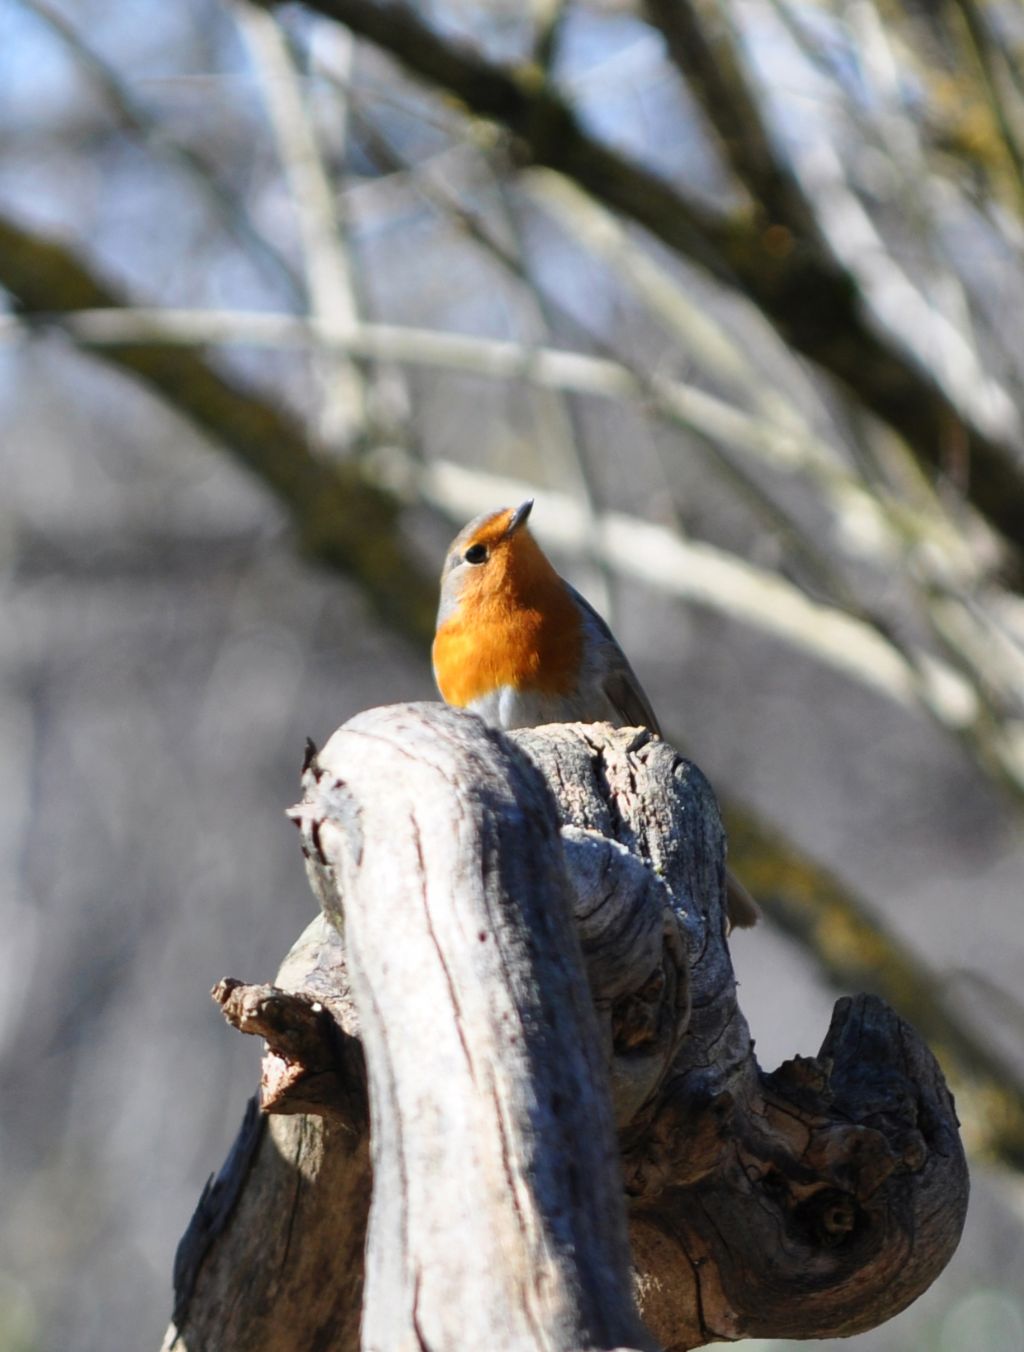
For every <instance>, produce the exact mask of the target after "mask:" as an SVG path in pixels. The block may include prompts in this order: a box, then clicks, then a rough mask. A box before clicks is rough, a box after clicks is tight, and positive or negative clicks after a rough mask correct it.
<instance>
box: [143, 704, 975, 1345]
mask: <svg viewBox="0 0 1024 1352" xmlns="http://www.w3.org/2000/svg"><path fill="white" fill-rule="evenodd" d="M517 743H518V746H517V745H516V744H517ZM304 788H305V792H304V797H303V801H302V804H301V805H300V806H299V807H298V808H297V809H295V810H294V813H293V815H294V817H295V819H296V821H297V824H298V825H299V827H300V829H301V833H302V840H303V849H304V852H305V854H306V858H307V867H308V871H309V874H310V879H311V882H312V884H313V887H314V891H315V892H316V894H317V896H318V898H319V899H320V901H321V905H322V906H323V908H324V912H325V918H324V919H322V920H321V921H319V922H317V923H316V924H315V925H314V926H311V927H310V929H309V931H307V934H306V935H305V936H303V939H302V940H301V941H300V944H299V945H297V947H296V949H295V950H294V951H293V953H292V954H291V955H290V956H289V959H288V961H287V962H286V964H285V967H284V968H283V969H282V972H281V973H280V974H279V976H278V980H277V989H269V988H265V987H252V988H245V987H239V986H238V985H237V983H228V985H226V986H222V987H221V988H220V995H219V998H221V999H222V1002H223V1003H225V1005H226V1006H227V1007H228V1012H229V1016H230V1017H231V1018H232V1020H233V1021H234V1022H236V1023H239V1024H240V1025H241V1026H243V1027H245V1026H247V1025H249V1026H250V1027H251V1029H252V1031H259V1032H260V1033H262V1034H263V1035H264V1036H267V1037H268V1038H269V1044H270V1045H269V1051H268V1061H269V1066H270V1070H269V1074H265V1083H266V1082H268V1081H269V1082H270V1083H271V1090H270V1092H269V1094H268V1092H267V1091H266V1089H265V1093H264V1101H265V1103H266V1105H267V1107H268V1108H269V1109H270V1111H271V1112H272V1113H273V1114H274V1115H273V1116H272V1117H271V1121H270V1129H269V1131H268V1132H267V1133H266V1134H265V1137H264V1139H263V1141H262V1142H260V1143H259V1144H258V1146H257V1148H256V1150H255V1154H254V1158H253V1159H252V1161H251V1163H249V1165H248V1175H247V1179H246V1182H245V1185H244V1187H243V1188H242V1189H241V1190H240V1194H239V1201H238V1205H237V1207H236V1210H235V1212H234V1213H233V1215H231V1216H230V1217H228V1218H227V1220H226V1221H225V1220H224V1219H223V1218H220V1225H219V1231H218V1233H216V1234H215V1235H213V1236H212V1237H211V1235H210V1233H209V1230H210V1227H209V1226H207V1227H205V1228H202V1229H201V1230H200V1232H199V1233H200V1234H201V1237H202V1239H203V1242H204V1244H205V1248H204V1249H203V1253H202V1256H201V1258H200V1260H199V1261H198V1262H195V1261H192V1262H189V1261H188V1236H186V1240H185V1241H184V1242H183V1255H182V1259H181V1263H180V1265H179V1266H180V1270H181V1271H182V1272H185V1273H187V1274H188V1275H189V1279H190V1281H191V1288H190V1290H189V1291H187V1292H179V1299H178V1302H177V1316H176V1327H175V1328H172V1330H171V1331H170V1332H169V1335H168V1340H167V1343H166V1346H167V1347H168V1348H172V1347H173V1348H178V1349H183V1348H187V1349H189V1350H190V1352H200V1349H212V1348H213V1347H216V1348H218V1350H219V1352H231V1350H232V1349H234V1348H239V1349H240V1348H242V1347H244V1348H246V1350H247V1352H276V1349H284V1348H286V1347H287V1348H292V1347H295V1346H320V1347H331V1348H350V1347H351V1348H355V1347H356V1346H357V1345H358V1343H357V1333H356V1329H357V1326H358V1321H359V1312H358V1304H359V1301H360V1299H361V1300H362V1304H363V1314H362V1344H361V1345H362V1347H363V1348H365V1349H385V1348H386V1349H388V1350H389V1352H391V1350H392V1349H394V1350H396V1352H400V1349H403V1348H406V1347H409V1348H419V1347H422V1346H424V1345H429V1346H430V1347H431V1348H434V1349H444V1348H451V1349H456V1348H463V1347H466V1346H474V1347H476V1346H481V1347H488V1348H492V1349H496V1350H500V1349H513V1348H515V1349H520V1348H523V1349H525V1348H534V1347H536V1348H539V1347H545V1348H565V1349H582V1348H587V1349H598V1348H604V1349H612V1348H626V1347H629V1348H649V1347H651V1346H652V1343H651V1340H650V1336H649V1335H648V1334H647V1333H645V1331H644V1330H643V1328H642V1327H641V1326H640V1324H639V1322H638V1320H637V1317H636V1314H635V1312H634V1306H633V1299H634V1293H635V1296H636V1299H637V1300H638V1303H639V1306H640V1311H641V1313H642V1315H643V1318H644V1319H645V1321H646V1323H647V1325H648V1327H649V1328H650V1330H651V1333H652V1334H653V1336H654V1338H656V1339H657V1342H658V1344H659V1345H660V1346H663V1347H666V1348H673V1349H685V1348H690V1347H696V1346H699V1345H701V1344H703V1343H705V1342H707V1341H710V1340H712V1339H713V1338H716V1337H726V1338H739V1337H746V1336H761V1337H773V1336H774V1337H786V1336H790V1337H792V1336H800V1337H827V1336H834V1335H842V1334H849V1333H853V1332H856V1331H858V1330H861V1329H864V1328H868V1327H871V1326H873V1325H875V1324H878V1323H880V1322H881V1321H882V1320H884V1319H886V1318H889V1317H890V1316H891V1315H893V1314H895V1313H896V1312H897V1311H898V1310H900V1309H902V1308H904V1307H905V1306H906V1305H907V1304H908V1303H909V1302H910V1301H911V1300H913V1299H914V1298H915V1296H917V1295H918V1294H920V1292H921V1291H923V1290H924V1289H925V1288H926V1287H927V1286H928V1285H929V1284H930V1283H931V1282H932V1281H933V1280H934V1278H935V1276H936V1275H937V1274H938V1272H939V1271H941V1269H942V1267H943V1266H944V1265H945V1263H946V1261H947V1260H948V1258H949V1256H950V1255H951V1254H952V1252H953V1250H954V1249H955V1247H956V1243H957V1241H958V1238H959V1234H960V1229H961V1226H962V1223H963V1218H964V1212H965V1208H966V1198H967V1174H966V1166H965V1163H964V1158H963V1152H962V1150H961V1147H960V1141H959V1136H958V1133H957V1128H956V1118H955V1114H954V1112H953V1106H952V1100H951V1098H950V1096H949V1094H948V1091H947V1090H946V1088H945V1085H944V1083H943V1081H942V1076H941V1073H940V1072H939V1070H938V1067H937V1065H936V1063H935V1061H934V1059H933V1058H932V1056H931V1054H930V1053H929V1051H928V1050H927V1048H926V1047H925V1046H924V1044H923V1043H922V1042H921V1040H920V1039H919V1038H918V1037H917V1035H916V1034H915V1033H914V1032H913V1030H912V1029H911V1028H910V1027H909V1026H908V1025H907V1024H905V1023H904V1022H903V1021H902V1020H901V1019H900V1018H899V1017H898V1016H897V1015H896V1014H894V1013H893V1012H892V1011H891V1010H890V1009H888V1008H887V1007H886V1006H885V1005H884V1004H883V1003H882V1002H881V1001H879V1000H877V999H875V998H873V997H860V998H858V999H856V1000H849V999H846V1000H842V1001H840V1002H839V1004H838V1005H837V1007H836V1011H835V1013H834V1015H833V1020H832V1026H831V1028H830V1029H829V1032H828V1035H827V1036H826V1039H825V1042H824V1044H823V1046H822V1049H821V1052H820V1053H819V1055H818V1057H816V1058H813V1059H804V1058H798V1059H796V1060H795V1061H792V1062H788V1063H786V1064H785V1065H784V1066H782V1067H780V1068H779V1069H778V1070H777V1071H775V1072H774V1073H773V1074H771V1075H768V1074H765V1073H764V1072H763V1071H762V1070H761V1069H760V1068H759V1067H758V1065H757V1063H756V1061H755V1059H754V1056H753V1049H752V1044H751V1040H750V1036H749V1032H748V1030H747V1026H746V1023H745V1021H744V1019H743V1016H742V1014H741V1013H740V1011H739V1009H738V1006H737V1004H736V998H735V986H734V981H733V977H732V968H731V964H730V961H729V953H728V947H727V945H726V942H725V933H724V923H723V914H722V887H723V879H724V838H723V833H722V828H721V823H720V819H719V816H718V811H717V807H716V804H715V801H714V797H713V795H712V793H711V790H710V788H709V787H708V785H707V783H706V781H705V780H704V779H703V777H702V776H701V775H700V772H699V771H698V770H696V768H695V767H694V766H692V765H690V764H689V763H687V762H686V761H684V760H682V759H681V758H680V757H679V755H678V754H677V753H676V752H675V751H673V749H672V748H671V747H670V746H668V745H667V744H666V743H664V742H662V741H659V740H657V739H653V738H651V737H650V736H649V735H648V734H647V733H646V732H640V731H632V732H630V731H629V730H626V731H619V732H613V731H611V730H610V729H606V728H603V727H578V726H569V727H564V728H563V727H558V728H547V729H543V730H534V731H530V732H524V733H521V734H517V736H516V738H515V739H514V740H513V739H511V738H506V737H504V736H502V735H501V734H499V733H496V732H494V731H491V730H488V729H486V728H484V726H483V725H482V724H481V723H480V722H479V721H478V720H477V719H475V718H473V717H472V716H469V715H466V714H463V713H460V712H458V711H454V710H451V709H446V708H443V707H441V706H437V705H408V706H398V707H395V708H391V709H378V710H374V711H371V712H369V713H367V714H362V715H360V716H359V717H358V718H356V719H353V720H352V721H351V722H350V723H348V724H346V725H345V727H343V728H342V729H341V730H340V731H339V732H338V733H336V734H335V736H334V737H333V738H332V739H331V741H330V742H329V743H328V745H327V747H326V748H325V749H324V751H323V753H322V754H321V755H320V756H319V757H316V758H314V759H312V760H311V761H310V764H309V765H308V766H307V769H306V773H305V777H304ZM340 926H343V930H344V940H343V941H342V940H341V938H340V937H339V927H340ZM342 949H343V950H344V951H342ZM595 1015H596V1017H595ZM328 1020H329V1021H331V1022H333V1023H334V1025H335V1029H334V1031H333V1032H328V1031H326V1029H327V1023H328ZM356 1037H358V1039H359V1042H360V1043H361V1044H362V1048H363V1050H364V1052H365V1056H366V1068H367V1073H368V1077H369V1099H370V1109H371V1121H372V1132H371V1133H370V1135H371V1137H372V1145H371V1154H372V1173H373V1206H372V1209H371V1210H370V1214H369V1228H368V1232H367V1236H366V1263H365V1284H364V1282H363V1278H362V1274H361V1273H360V1271H359V1261H358V1257H357V1256H356V1248H355V1244H356V1238H357V1236H361V1235H362V1229H363V1226H364V1225H365V1224H366V1207H367V1202H368V1185H369V1165H368V1158H369V1157H368V1156H367V1154H366V1141H367V1134H368V1133H367V1130H366V1125H365V1123H366V1118H365V1113H364V1111H363V1106H362V1105H363V1092H364V1081H363V1078H362V1074H363V1072H362V1061H361V1060H360V1058H359V1057H358V1056H356V1055H353V1054H352V1047H353V1043H354V1039H355V1038H356ZM332 1038H333V1039H335V1042H334V1044H333V1045H334V1046H335V1047H336V1049H337V1051H336V1060H335V1070H334V1075H335V1077H336V1080H337V1083H336V1085H335V1086H334V1088H330V1087H329V1086H328V1084H327V1082H328V1081H329V1080H330V1078H331V1069H330V1065H329V1061H330V1053H329V1049H330V1047H331V1045H332V1042H331V1039H332ZM325 1049H327V1054H326V1056H325ZM306 1057H308V1058H309V1062H310V1064H309V1065H308V1066H307V1065H306V1064H305V1061H304V1058H306ZM282 1068H283V1069H282ZM307 1072H308V1073H307ZM311 1088H312V1092H313V1093H315V1095H316V1098H317V1101H318V1103H319V1105H320V1106H319V1107H315V1108H314V1111H316V1112H317V1113H319V1116H318V1117H306V1116H298V1117H295V1116H289V1117H283V1116H282V1114H287V1113H289V1112H291V1111H292V1110H293V1108H294V1107H296V1106H298V1107H300V1109H301V1111H302V1112H306V1111H308V1110H309V1109H310V1098H311ZM291 1093H294V1096H295V1103H294V1104H289V1102H288V1099H289V1095H290V1094H291ZM289 1177H290V1179H291V1185H290V1187H289V1183H288V1179H289ZM627 1216H628V1232H629V1238H630V1240H631V1243H632V1257H633V1266H634V1272H635V1280H634V1283H633V1286H632V1289H631V1284H630V1280H629V1264H628V1252H627V1247H626V1233H627ZM332 1231H336V1232H337V1233H336V1234H334V1235H333V1237H332ZM257 1241H258V1242H257ZM339 1262H340V1263H342V1264H343V1265H344V1266H343V1267H339ZM228 1293H230V1299H229V1298H228ZM225 1302H227V1307H228V1314H227V1316H226V1315H225Z"/></svg>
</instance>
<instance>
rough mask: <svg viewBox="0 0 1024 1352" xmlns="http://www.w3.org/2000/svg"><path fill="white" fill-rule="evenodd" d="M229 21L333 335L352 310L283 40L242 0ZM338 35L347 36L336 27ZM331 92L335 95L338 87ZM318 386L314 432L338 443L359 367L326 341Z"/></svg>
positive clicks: (313, 143) (325, 188)
mask: <svg viewBox="0 0 1024 1352" xmlns="http://www.w3.org/2000/svg"><path fill="white" fill-rule="evenodd" d="M234 14H235V21H236V23H237V24H238V27H239V29H240V31H241V33H242V36H243V37H244V39H245V42H246V45H247V47H248V49H249V54H250V57H251V60H252V62H253V65H254V67H255V68H256V71H257V72H258V74H259V78H260V83H261V86H262V88H263V93H264V98H265V100H266V105H267V111H268V113H269V116H270V120H271V124H272V126H273V129H274V136H275V140H276V142H277V148H278V153H279V155H280V157H281V162H282V164H283V166H284V170H285V174H286V176H287V178H288V181H289V183H290V186H291V194H292V200H293V202H294V203H295V209H296V212H297V213H298V218H299V226H300V230H301V233H302V241H303V258H304V261H305V270H306V291H307V297H308V304H309V308H310V311H311V313H312V316H313V318H314V319H315V320H316V321H317V323H318V324H322V325H323V326H324V327H325V328H327V329H329V330H330V331H331V332H333V333H337V334H339V335H347V334H351V333H354V332H355V330H356V329H357V328H358V325H359V311H358V305H357V301H356V295H355V287H354V284H353V279H352V267H351V264H350V261H349V257H348V248H347V243H346V238H345V230H344V225H343V222H342V221H341V219H340V217H339V215H338V212H337V210H336V207H335V193H334V187H333V185H332V183H331V181H330V178H329V176H328V174H327V169H326V167H325V165H324V162H323V156H322V154H321V151H320V146H319V144H318V141H317V135H316V132H315V130H314V127H313V121H312V117H311V116H310V111H309V108H308V107H307V104H306V99H305V98H304V96H303V91H302V88H301V85H300V81H299V76H298V72H297V71H296V69H295V63H294V60H293V58H292V54H291V52H290V50H289V47H288V43H287V40H286V39H285V36H284V33H283V32H282V31H281V29H280V27H279V26H278V24H277V21H276V20H275V19H274V18H273V17H272V16H271V15H270V14H268V13H267V11H266V10H264V9H260V8H258V7H257V6H255V5H252V4H249V3H248V0H236V4H235V6H234ZM338 41H339V42H341V43H344V44H345V45H346V46H347V47H350V45H351V38H350V37H348V35H347V34H345V33H344V30H340V31H339V34H338ZM339 97H342V95H341V94H340V93H339ZM316 367H317V375H318V384H319V386H320V419H319V433H320V439H321V441H322V442H323V444H324V445H325V446H329V447H334V448H335V449H342V450H343V449H346V448H348V447H350V446H351V445H352V444H353V442H354V441H355V440H356V439H357V437H359V436H360V435H361V434H362V432H363V431H364V428H365V421H366V390H365V382H364V379H363V375H362V372H361V371H360V370H359V368H358V367H357V365H356V364H355V362H354V361H352V360H351V359H350V358H348V357H347V356H346V354H345V353H344V351H342V350H340V349H337V348H334V349H333V350H331V351H330V352H328V353H327V354H326V355H325V356H324V355H322V356H321V357H320V358H319V360H318V361H317V363H316Z"/></svg>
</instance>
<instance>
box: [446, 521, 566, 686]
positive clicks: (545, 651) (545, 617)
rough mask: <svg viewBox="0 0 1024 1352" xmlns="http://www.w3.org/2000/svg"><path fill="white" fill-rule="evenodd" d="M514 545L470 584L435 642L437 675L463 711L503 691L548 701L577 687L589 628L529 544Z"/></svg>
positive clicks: (534, 547) (545, 560)
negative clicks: (543, 697)
mask: <svg viewBox="0 0 1024 1352" xmlns="http://www.w3.org/2000/svg"><path fill="white" fill-rule="evenodd" d="M515 544H516V545H517V548H516V549H515V550H509V552H508V556H507V557H503V558H494V559H492V561H491V564H489V565H488V571H487V572H483V571H482V572H481V575H480V576H479V578H476V577H470V578H468V579H467V583H466V585H465V587H464V588H463V592H462V595H461V596H460V599H459V605H458V607H457V609H456V610H455V612H454V613H453V614H452V615H451V616H450V618H449V619H447V620H446V621H445V622H444V623H443V624H442V625H441V626H440V627H439V628H438V630H437V633H436V634H435V636H434V648H433V659H434V675H435V677H436V679H437V685H438V689H439V690H440V691H441V695H442V697H443V698H444V700H445V701H446V702H447V703H448V704H456V705H460V706H465V705H467V704H470V703H471V702H472V701H473V700H476V699H480V698H482V697H484V696H486V695H488V694H490V693H491V691H493V690H496V689H499V688H500V687H502V686H512V687H513V688H514V689H517V690H532V691H537V692H539V693H541V694H545V695H562V694H569V693H570V692H571V691H573V690H574V689H575V688H576V686H577V683H578V680H579V672H580V659H581V657H582V651H583V625H582V621H581V618H580V614H579V610H578V608H577V606H576V603H575V602H574V600H573V599H572V596H571V595H570V593H569V591H568V589H567V588H566V586H565V583H564V582H563V581H562V579H561V578H560V577H559V576H558V574H557V573H556V572H555V570H554V569H553V568H552V567H551V565H550V563H548V560H547V559H546V558H545V557H544V555H543V554H542V553H541V551H540V549H539V547H538V546H537V545H536V544H535V543H534V542H533V541H532V540H531V539H529V538H528V537H526V538H524V539H522V540H517V541H515ZM523 546H525V548H524V547H523ZM492 565H497V566H496V567H493V566H492Z"/></svg>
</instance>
